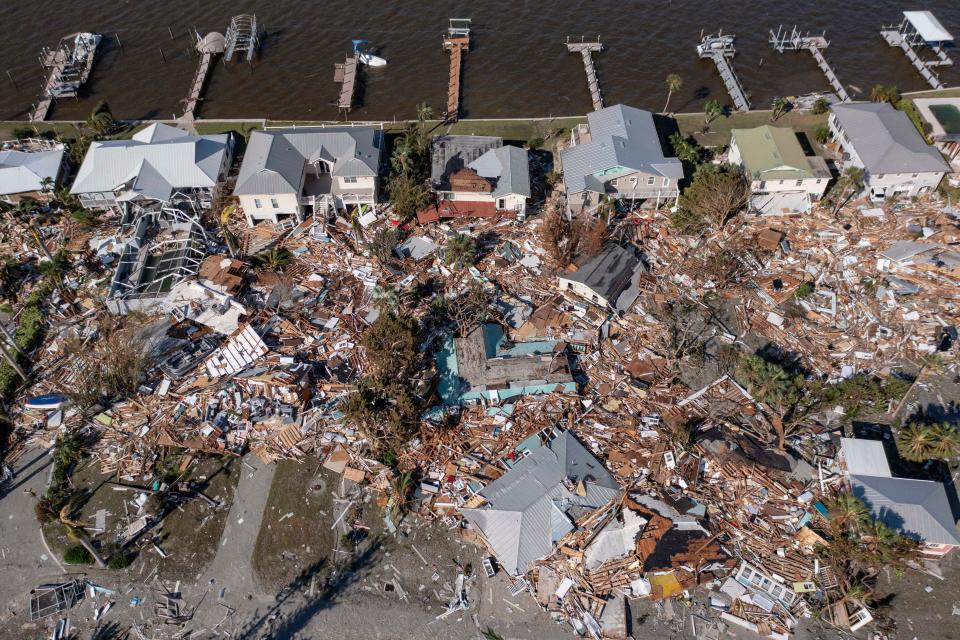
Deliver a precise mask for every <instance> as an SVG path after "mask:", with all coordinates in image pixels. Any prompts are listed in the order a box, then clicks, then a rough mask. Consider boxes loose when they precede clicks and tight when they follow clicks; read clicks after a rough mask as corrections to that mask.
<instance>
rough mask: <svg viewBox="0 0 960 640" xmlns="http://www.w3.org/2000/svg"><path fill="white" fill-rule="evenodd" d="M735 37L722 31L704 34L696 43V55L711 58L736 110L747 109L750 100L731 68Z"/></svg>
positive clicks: (735, 51)
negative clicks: (715, 33) (716, 33)
mask: <svg viewBox="0 0 960 640" xmlns="http://www.w3.org/2000/svg"><path fill="white" fill-rule="evenodd" d="M735 38H736V36H732V35H726V36H725V35H723V33H720V34H718V35H715V36H714V35H709V36H704V38H703V39H702V40H701V41H700V44H699V45H697V55H698V56H700V57H701V58H704V59H710V60H713V63H714V64H715V65H717V71H719V72H720V79H721V80H723V84H724V86H725V87H726V88H727V93H729V94H730V99H731V100H733V107H734V109H736V110H737V111H749V110H750V100H749V99H748V98H747V92H746V91H744V90H743V85H742V84H740V78H738V77H737V74H736V73H735V72H734V70H733V64H732V62H730V61H731V60H733V56H735V55H736V54H737V50H736V49H734V47H733V41H734V39H735Z"/></svg>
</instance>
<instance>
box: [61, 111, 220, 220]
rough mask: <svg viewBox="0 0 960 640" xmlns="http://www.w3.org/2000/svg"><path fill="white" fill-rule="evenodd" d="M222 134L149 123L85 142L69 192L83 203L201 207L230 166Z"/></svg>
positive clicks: (208, 202)
mask: <svg viewBox="0 0 960 640" xmlns="http://www.w3.org/2000/svg"><path fill="white" fill-rule="evenodd" d="M232 150H233V144H232V139H231V137H230V136H229V135H228V134H220V135H211V136H196V135H191V134H189V133H187V132H186V131H182V130H181V129H176V128H174V127H171V126H168V125H165V124H161V123H155V124H151V125H150V126H148V127H147V128H146V129H143V130H142V131H139V132H137V133H136V134H134V136H133V138H132V139H130V140H104V141H96V142H92V143H91V144H90V149H89V150H88V151H87V155H86V156H84V158H83V164H81V165H80V171H78V172H77V177H76V180H74V182H73V187H72V188H71V189H70V193H72V194H73V195H75V196H77V198H78V199H79V200H80V204H82V205H83V206H84V207H86V208H87V209H111V208H117V209H123V208H124V207H125V206H126V205H127V204H128V203H133V202H159V203H162V204H170V203H175V202H179V201H192V202H194V203H196V204H198V205H199V206H201V207H204V208H207V207H209V206H210V205H211V203H212V202H213V200H214V198H216V196H217V195H218V193H219V189H220V185H221V183H222V182H223V180H224V179H225V178H226V176H227V172H228V171H229V170H230V161H231V157H232Z"/></svg>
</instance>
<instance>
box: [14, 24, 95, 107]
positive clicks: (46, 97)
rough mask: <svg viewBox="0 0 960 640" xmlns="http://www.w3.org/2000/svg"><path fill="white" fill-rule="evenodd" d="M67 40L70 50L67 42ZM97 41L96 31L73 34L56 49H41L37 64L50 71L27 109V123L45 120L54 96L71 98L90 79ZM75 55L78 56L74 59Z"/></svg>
mask: <svg viewBox="0 0 960 640" xmlns="http://www.w3.org/2000/svg"><path fill="white" fill-rule="evenodd" d="M84 36H87V37H88V39H87V40H86V41H84V43H83V44H82V45H81V44H80V43H79V40H80V38H83V37H84ZM71 40H73V41H74V44H73V50H71V49H70V48H69V47H68V45H67V43H68V42H69V41H71ZM99 41H100V36H99V35H97V34H86V33H84V34H80V33H74V34H71V35H69V36H67V37H65V38H63V40H61V41H60V43H59V44H58V45H57V48H56V49H46V48H45V49H44V50H43V52H42V54H41V57H40V63H41V64H42V65H43V66H44V67H45V68H47V69H49V70H50V71H49V73H48V75H47V79H46V80H45V81H44V83H43V89H41V91H40V96H39V97H38V98H37V103H36V105H34V107H33V110H32V111H31V112H30V122H42V121H43V120H46V119H47V114H49V113H50V109H51V108H52V107H53V101H54V100H55V99H56V98H72V97H74V96H76V95H77V94H78V93H79V91H80V87H81V86H82V85H83V84H84V83H86V82H87V80H89V79H90V73H91V72H92V71H93V61H94V59H95V58H96V49H97V45H98V44H99ZM79 55H82V56H83V57H82V59H78V56H79Z"/></svg>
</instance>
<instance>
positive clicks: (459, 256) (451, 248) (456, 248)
mask: <svg viewBox="0 0 960 640" xmlns="http://www.w3.org/2000/svg"><path fill="white" fill-rule="evenodd" d="M476 260H477V245H476V243H475V242H474V241H473V238H471V237H470V236H468V235H466V234H463V233H458V234H457V235H455V236H453V237H452V238H450V239H449V240H448V241H447V246H446V247H445V248H444V251H443V261H444V262H445V263H446V264H447V265H448V266H453V267H454V268H456V269H464V268H466V267H471V266H473V263H474V262H476Z"/></svg>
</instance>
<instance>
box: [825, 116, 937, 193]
mask: <svg viewBox="0 0 960 640" xmlns="http://www.w3.org/2000/svg"><path fill="white" fill-rule="evenodd" d="M831 109H832V110H833V114H834V116H836V119H837V122H838V123H839V125H840V127H841V128H842V129H843V130H844V132H845V133H846V134H847V139H848V140H849V141H850V144H851V145H852V146H853V148H854V149H855V150H856V152H857V155H858V156H860V160H861V161H862V162H863V165H864V167H866V170H867V171H868V172H870V173H872V174H874V175H879V174H886V173H924V172H947V171H950V167H949V166H947V163H946V162H945V161H944V159H943V156H941V155H940V152H939V151H937V150H936V149H935V148H934V147H931V146H930V145H928V144H927V143H926V142H924V140H923V138H922V137H921V136H920V134H919V133H918V132H917V129H916V127H914V126H913V123H912V122H910V118H909V117H908V116H907V114H905V113H904V112H902V111H898V110H896V109H894V108H893V106H891V105H890V104H888V103H886V102H867V103H855V104H854V103H845V104H835V105H833V106H832V107H831Z"/></svg>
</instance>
